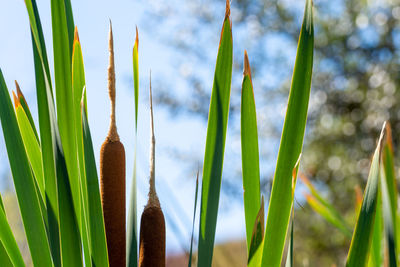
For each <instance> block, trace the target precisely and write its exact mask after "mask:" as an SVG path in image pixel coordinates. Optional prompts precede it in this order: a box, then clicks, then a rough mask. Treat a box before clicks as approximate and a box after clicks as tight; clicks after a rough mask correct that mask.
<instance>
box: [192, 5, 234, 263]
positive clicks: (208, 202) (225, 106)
mask: <svg viewBox="0 0 400 267" xmlns="http://www.w3.org/2000/svg"><path fill="white" fill-rule="evenodd" d="M229 15H230V6H229V0H227V2H226V14H225V19H224V24H223V27H222V32H221V41H220V45H219V49H218V56H217V63H216V67H215V74H214V84H213V89H212V93H211V101H210V111H209V114H208V126H207V139H206V149H205V155H204V167H203V181H202V193H201V206H200V229H199V248H198V259H199V261H198V266H200V267H203V266H211V263H212V256H213V249H214V239H215V228H216V225H217V215H218V203H219V193H220V188H221V177H222V165H223V159H224V150H225V138H226V128H227V124H228V113H229V100H230V89H231V78H232V29H231V21H230V18H229Z"/></svg>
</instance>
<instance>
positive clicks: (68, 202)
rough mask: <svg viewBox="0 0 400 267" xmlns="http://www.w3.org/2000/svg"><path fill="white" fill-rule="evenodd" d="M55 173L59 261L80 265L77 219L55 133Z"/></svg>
mask: <svg viewBox="0 0 400 267" xmlns="http://www.w3.org/2000/svg"><path fill="white" fill-rule="evenodd" d="M55 155H56V157H55V159H56V173H57V193H58V210H59V223H60V244H61V263H62V265H63V266H82V252H81V242H80V236H79V228H78V221H77V218H76V214H75V212H74V207H73V200H72V192H71V186H70V184H69V179H68V171H67V166H66V162H65V158H64V154H63V151H62V147H61V141H60V138H59V136H58V134H57V133H56V154H55Z"/></svg>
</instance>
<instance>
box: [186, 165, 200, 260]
mask: <svg viewBox="0 0 400 267" xmlns="http://www.w3.org/2000/svg"><path fill="white" fill-rule="evenodd" d="M198 192H199V172H198V171H197V177H196V189H195V193H194V208H193V222H192V235H191V237H190V250H189V263H188V267H192V257H193V239H194V223H195V221H196V208H197V195H198Z"/></svg>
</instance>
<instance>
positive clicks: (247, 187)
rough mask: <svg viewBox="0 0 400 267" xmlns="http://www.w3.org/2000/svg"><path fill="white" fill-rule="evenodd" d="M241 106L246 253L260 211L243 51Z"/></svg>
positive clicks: (255, 139) (255, 142)
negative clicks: (243, 72)
mask: <svg viewBox="0 0 400 267" xmlns="http://www.w3.org/2000/svg"><path fill="white" fill-rule="evenodd" d="M244 62H245V63H244V66H245V67H244V69H245V70H244V71H245V75H244V77H243V83H242V104H241V145H242V172H243V190H244V193H243V198H244V214H245V222H246V240H247V252H249V250H250V243H251V237H252V232H253V227H254V221H255V219H256V217H257V213H258V210H259V209H260V167H259V161H260V159H259V152H258V133H257V115H256V105H255V100H254V91H253V84H252V81H251V73H250V64H249V62H248V57H247V52H246V51H245V59H244Z"/></svg>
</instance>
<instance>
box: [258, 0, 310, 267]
mask: <svg viewBox="0 0 400 267" xmlns="http://www.w3.org/2000/svg"><path fill="white" fill-rule="evenodd" d="M312 13H313V12H312V1H311V0H306V6H305V11H304V19H303V25H302V28H301V31H300V37H299V42H298V47H297V56H296V62H295V66H294V70H293V77H292V86H291V89H290V94H289V101H288V106H287V111H286V117H285V123H284V125H283V131H282V137H281V144H280V147H279V153H278V159H277V163H276V170H275V177H274V180H273V185H272V191H271V197H270V202H269V203H270V204H269V208H268V216H267V225H266V229H265V241H264V250H263V258H262V266H274V267H275V266H279V265H280V263H281V259H282V254H283V248H284V245H285V238H286V233H287V229H288V223H289V216H290V210H291V206H292V196H291V195H292V179H291V172H292V170H293V168H294V166H295V163H296V161H297V160H298V157H299V155H300V153H301V149H302V146H303V137H304V131H305V126H306V120H307V109H308V101H309V96H310V88H311V74H312V66H313V46H314V26H313V18H312V16H313V14H312Z"/></svg>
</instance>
